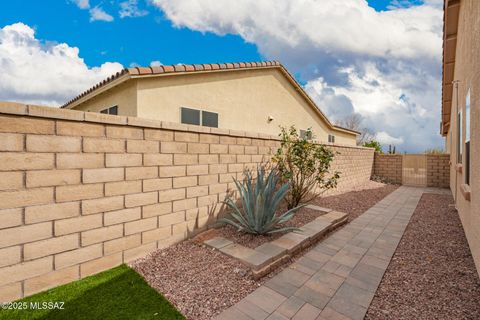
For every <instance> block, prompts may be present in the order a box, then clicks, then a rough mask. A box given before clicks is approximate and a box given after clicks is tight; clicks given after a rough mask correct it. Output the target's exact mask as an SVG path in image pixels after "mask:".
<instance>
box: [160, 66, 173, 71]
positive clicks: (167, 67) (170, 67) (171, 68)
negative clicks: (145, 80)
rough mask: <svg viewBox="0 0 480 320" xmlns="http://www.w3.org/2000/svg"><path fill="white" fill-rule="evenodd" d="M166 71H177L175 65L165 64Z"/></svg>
mask: <svg viewBox="0 0 480 320" xmlns="http://www.w3.org/2000/svg"><path fill="white" fill-rule="evenodd" d="M163 70H164V71H165V72H175V68H174V66H163Z"/></svg>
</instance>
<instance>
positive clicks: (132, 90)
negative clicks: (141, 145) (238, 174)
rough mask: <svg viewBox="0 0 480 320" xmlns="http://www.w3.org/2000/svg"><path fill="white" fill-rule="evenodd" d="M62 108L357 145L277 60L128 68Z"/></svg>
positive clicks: (349, 133) (353, 135)
mask: <svg viewBox="0 0 480 320" xmlns="http://www.w3.org/2000/svg"><path fill="white" fill-rule="evenodd" d="M63 108H68V109H75V110H82V111H91V112H102V113H109V114H118V115H126V116H135V117H140V118H148V119H156V120H162V121H168V122H180V123H186V124H192V125H203V126H207V127H218V128H224V129H233V130H242V131H250V132H260V133H266V134H274V135H277V134H278V133H279V131H280V130H279V126H280V125H281V126H289V125H292V124H295V125H296V127H297V128H298V129H299V130H301V133H302V134H304V131H303V130H306V129H307V128H309V127H311V128H312V129H313V131H314V134H315V138H316V139H317V140H320V141H322V142H330V143H335V144H344V145H355V144H356V141H355V140H356V136H357V134H358V132H356V131H352V130H348V129H344V128H341V127H339V126H335V125H333V124H332V123H331V122H330V121H329V120H328V119H327V117H326V116H325V115H324V114H323V113H322V112H321V111H320V109H319V108H318V107H317V106H316V105H315V103H314V102H313V101H312V99H311V98H310V97H309V96H308V95H307V94H306V93H305V91H304V90H303V89H302V87H301V86H300V85H299V84H298V83H297V82H296V81H295V79H294V78H293V77H292V75H290V73H289V72H288V71H287V70H286V69H285V67H283V66H282V65H281V64H280V63H278V62H253V63H226V64H223V63H221V64H200V65H172V66H155V67H146V68H141V67H138V68H129V69H124V70H122V71H121V72H119V73H117V74H115V75H113V76H112V77H109V78H108V79H106V80H104V81H103V82H101V83H99V84H97V85H96V86H94V87H93V88H91V89H89V90H87V91H86V92H84V93H82V94H81V95H79V96H78V97H76V98H74V99H73V100H71V101H70V102H68V103H67V104H65V105H64V106H63Z"/></svg>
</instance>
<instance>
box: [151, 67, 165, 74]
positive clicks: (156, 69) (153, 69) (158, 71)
mask: <svg viewBox="0 0 480 320" xmlns="http://www.w3.org/2000/svg"><path fill="white" fill-rule="evenodd" d="M151 68H152V72H153V73H155V74H156V73H163V72H164V71H163V66H154V67H151Z"/></svg>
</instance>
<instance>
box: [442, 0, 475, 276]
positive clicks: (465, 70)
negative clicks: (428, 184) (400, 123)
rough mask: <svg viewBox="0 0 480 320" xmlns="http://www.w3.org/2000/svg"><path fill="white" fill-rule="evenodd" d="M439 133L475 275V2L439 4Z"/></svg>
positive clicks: (452, 1) (456, 1)
mask: <svg viewBox="0 0 480 320" xmlns="http://www.w3.org/2000/svg"><path fill="white" fill-rule="evenodd" d="M444 8H445V16H444V38H443V88H442V89H443V93H442V124H441V133H442V135H443V136H444V137H445V139H446V149H447V151H448V153H450V164H451V169H452V170H450V188H451V190H452V192H453V195H454V197H455V203H456V208H457V210H458V213H459V215H460V218H461V220H462V224H463V227H464V229H465V234H466V236H467V239H468V243H469V245H470V249H471V251H472V255H473V258H474V260H475V264H476V266H477V270H478V271H479V273H480V158H479V155H480V61H479V58H480V1H478V0H461V1H460V0H445V7H444Z"/></svg>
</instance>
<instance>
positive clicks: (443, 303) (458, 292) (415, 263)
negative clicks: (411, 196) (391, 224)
mask: <svg viewBox="0 0 480 320" xmlns="http://www.w3.org/2000/svg"><path fill="white" fill-rule="evenodd" d="M452 203H453V198H452V196H450V195H437V194H424V195H423V196H422V199H421V200H420V202H419V204H418V206H417V208H416V210H415V213H414V214H413V216H412V218H411V220H410V223H409V225H408V227H407V229H406V231H405V233H404V235H403V238H402V240H401V241H400V243H399V245H398V247H397V250H396V252H395V255H394V256H393V259H392V261H391V262H390V265H389V266H388V269H387V271H386V273H385V275H384V277H383V279H382V282H381V283H380V286H379V288H378V289H377V292H376V294H375V297H374V299H373V301H372V303H371V305H370V308H369V309H368V312H367V315H366V317H365V319H480V303H479V301H480V280H479V278H478V274H477V271H476V269H475V265H474V262H473V259H472V256H471V253H470V250H469V247H468V243H467V240H466V238H465V234H464V231H463V228H462V224H461V222H460V219H459V217H458V213H457V212H456V211H455V209H454V208H452V207H450V206H449V204H452Z"/></svg>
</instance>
